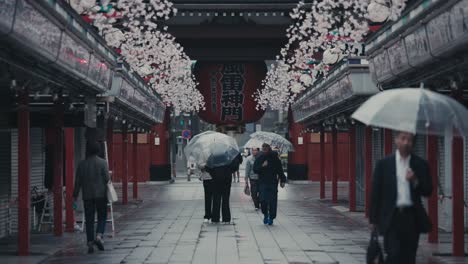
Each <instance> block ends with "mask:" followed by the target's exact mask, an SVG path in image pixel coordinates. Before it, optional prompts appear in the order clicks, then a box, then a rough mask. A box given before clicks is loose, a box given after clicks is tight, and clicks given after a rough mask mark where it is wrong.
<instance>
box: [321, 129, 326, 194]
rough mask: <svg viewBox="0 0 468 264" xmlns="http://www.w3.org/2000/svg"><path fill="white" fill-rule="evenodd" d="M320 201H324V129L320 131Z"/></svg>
mask: <svg viewBox="0 0 468 264" xmlns="http://www.w3.org/2000/svg"><path fill="white" fill-rule="evenodd" d="M320 199H325V129H324V128H323V127H322V128H321V130H320Z"/></svg>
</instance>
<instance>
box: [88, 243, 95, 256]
mask: <svg viewBox="0 0 468 264" xmlns="http://www.w3.org/2000/svg"><path fill="white" fill-rule="evenodd" d="M93 253H94V243H93V242H88V254H93Z"/></svg>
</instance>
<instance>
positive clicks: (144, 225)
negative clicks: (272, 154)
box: [42, 180, 467, 264]
mask: <svg viewBox="0 0 468 264" xmlns="http://www.w3.org/2000/svg"><path fill="white" fill-rule="evenodd" d="M242 186H243V183H240V184H239V183H235V184H233V189H232V196H231V197H232V199H231V205H232V207H231V209H232V214H233V217H234V225H216V224H204V223H203V214H204V207H203V206H204V204H203V189H202V185H201V183H200V182H199V181H198V180H196V181H192V182H185V181H182V180H178V181H177V182H176V183H175V184H171V185H151V184H145V185H142V186H141V187H140V194H141V198H142V199H143V202H142V203H136V204H131V205H127V206H125V207H123V206H121V205H117V206H116V211H117V212H118V213H117V214H116V215H120V217H119V218H118V220H117V226H116V229H117V230H116V234H115V236H114V237H113V238H111V237H109V238H107V239H106V243H105V246H106V251H104V252H97V253H95V254H94V255H88V254H86V247H85V246H84V237H85V236H84V234H76V236H77V237H79V239H78V240H76V241H75V242H73V243H70V244H69V245H67V246H66V247H65V248H64V249H63V250H60V251H59V252H58V253H56V254H55V255H53V256H51V257H49V258H48V259H46V260H45V261H43V262H42V263H50V264H53V263H99V264H104V263H203V264H210V263H223V264H224V263H246V264H247V263H249V264H250V263H272V264H273V263H345V264H353V263H365V248H366V246H367V241H368V237H369V234H368V231H367V227H366V223H365V219H364V217H363V213H353V214H350V213H348V212H347V210H344V204H343V206H340V205H339V206H335V205H332V204H331V203H330V202H328V201H319V200H318V199H317V197H318V185H317V184H305V185H287V187H286V189H284V190H281V191H280V195H279V200H280V201H279V215H278V219H277V221H275V224H274V225H273V226H271V227H270V226H264V225H263V223H262V216H261V214H260V213H257V212H256V211H255V210H254V209H253V205H252V203H251V201H250V199H249V197H247V196H245V195H243V193H242ZM344 190H345V188H340V191H341V194H340V197H341V198H345V195H346V193H345V192H344ZM130 197H131V196H130ZM124 208H125V210H123V209H124ZM341 211H342V212H341ZM425 240H426V238H425V237H424V238H421V241H422V242H421V244H422V245H421V250H420V252H419V253H420V256H419V260H418V263H467V260H466V259H463V258H459V259H455V258H452V259H449V258H447V257H444V259H442V258H436V257H429V255H432V254H431V250H432V251H438V250H439V251H440V250H444V248H443V247H442V246H438V247H435V248H434V247H433V248H430V247H428V246H427V244H426V243H425V242H424V241H425ZM447 240H449V239H448V238H447ZM444 252H449V248H446V251H444Z"/></svg>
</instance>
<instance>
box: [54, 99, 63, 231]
mask: <svg viewBox="0 0 468 264" xmlns="http://www.w3.org/2000/svg"><path fill="white" fill-rule="evenodd" d="M54 115H55V117H54V118H55V127H54V137H55V138H54V140H55V142H54V149H55V154H56V155H54V186H53V191H54V235H55V236H62V234H63V115H64V107H63V104H62V103H61V102H58V103H57V105H56V106H55V108H54Z"/></svg>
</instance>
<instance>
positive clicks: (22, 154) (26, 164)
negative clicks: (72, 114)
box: [18, 92, 31, 256]
mask: <svg viewBox="0 0 468 264" xmlns="http://www.w3.org/2000/svg"><path fill="white" fill-rule="evenodd" d="M19 100H20V101H19V103H20V104H19V107H18V255H20V256H27V255H29V248H30V234H29V226H30V225H29V209H30V197H29V196H30V194H29V185H30V166H31V164H30V161H29V158H30V156H31V144H30V138H29V109H28V104H29V98H28V93H27V92H24V93H22V94H21V95H20V98H19Z"/></svg>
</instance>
